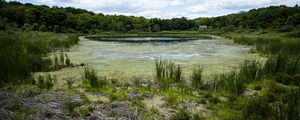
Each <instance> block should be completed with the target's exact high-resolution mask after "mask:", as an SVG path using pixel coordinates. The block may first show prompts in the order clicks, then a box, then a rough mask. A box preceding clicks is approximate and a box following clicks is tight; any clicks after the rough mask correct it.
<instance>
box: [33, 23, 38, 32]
mask: <svg viewBox="0 0 300 120" xmlns="http://www.w3.org/2000/svg"><path fill="white" fill-rule="evenodd" d="M32 30H36V31H37V30H39V24H37V23H33V25H32Z"/></svg>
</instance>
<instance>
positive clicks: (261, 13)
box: [0, 0, 300, 33]
mask: <svg viewBox="0 0 300 120" xmlns="http://www.w3.org/2000/svg"><path fill="white" fill-rule="evenodd" d="M0 18H1V19H0V28H1V29H2V30H3V29H5V28H6V27H17V28H21V27H24V26H25V25H26V26H28V25H29V26H30V28H29V29H30V30H42V31H55V32H76V31H77V32H83V33H89V32H97V31H118V32H131V31H133V32H135V31H137V32H139V31H141V32H159V31H173V30H178V31H185V30H197V29H198V26H199V25H207V26H211V27H212V28H232V27H234V28H244V29H268V28H272V29H278V28H289V26H292V27H293V26H297V25H299V24H300V22H299V21H300V8H299V7H298V5H296V6H294V7H287V6H283V5H281V6H270V7H266V8H259V9H252V10H250V11H248V12H240V13H235V14H229V15H225V16H219V17H212V18H202V17H200V18H196V19H187V18H185V17H181V18H172V19H160V18H151V19H147V18H144V17H135V16H124V15H104V14H102V13H94V12H91V11H87V10H83V9H78V8H73V7H65V8H64V7H57V6H53V7H49V6H46V5H33V4H30V3H25V4H24V3H20V2H16V1H10V2H6V1H4V0H0ZM37 28H39V29H37Z"/></svg>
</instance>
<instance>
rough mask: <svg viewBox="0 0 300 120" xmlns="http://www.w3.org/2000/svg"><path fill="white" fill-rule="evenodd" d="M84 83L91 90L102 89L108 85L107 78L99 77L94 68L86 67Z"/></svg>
mask: <svg viewBox="0 0 300 120" xmlns="http://www.w3.org/2000/svg"><path fill="white" fill-rule="evenodd" d="M83 83H84V84H85V85H88V86H89V87H91V88H95V89H101V88H103V87H105V85H106V77H98V76H97V74H96V71H95V70H94V69H93V68H91V67H85V68H84V75H83Z"/></svg>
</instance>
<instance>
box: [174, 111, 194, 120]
mask: <svg viewBox="0 0 300 120" xmlns="http://www.w3.org/2000/svg"><path fill="white" fill-rule="evenodd" d="M191 119H192V113H190V112H189V111H187V110H185V109H180V110H179V111H178V112H177V113H176V114H175V115H173V116H172V117H171V118H170V120H191Z"/></svg>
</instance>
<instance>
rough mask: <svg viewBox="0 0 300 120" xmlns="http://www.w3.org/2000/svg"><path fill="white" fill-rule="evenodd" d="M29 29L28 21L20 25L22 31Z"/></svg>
mask: <svg viewBox="0 0 300 120" xmlns="http://www.w3.org/2000/svg"><path fill="white" fill-rule="evenodd" d="M29 30H30V25H29V24H28V23H25V24H24V25H23V27H22V31H29Z"/></svg>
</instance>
